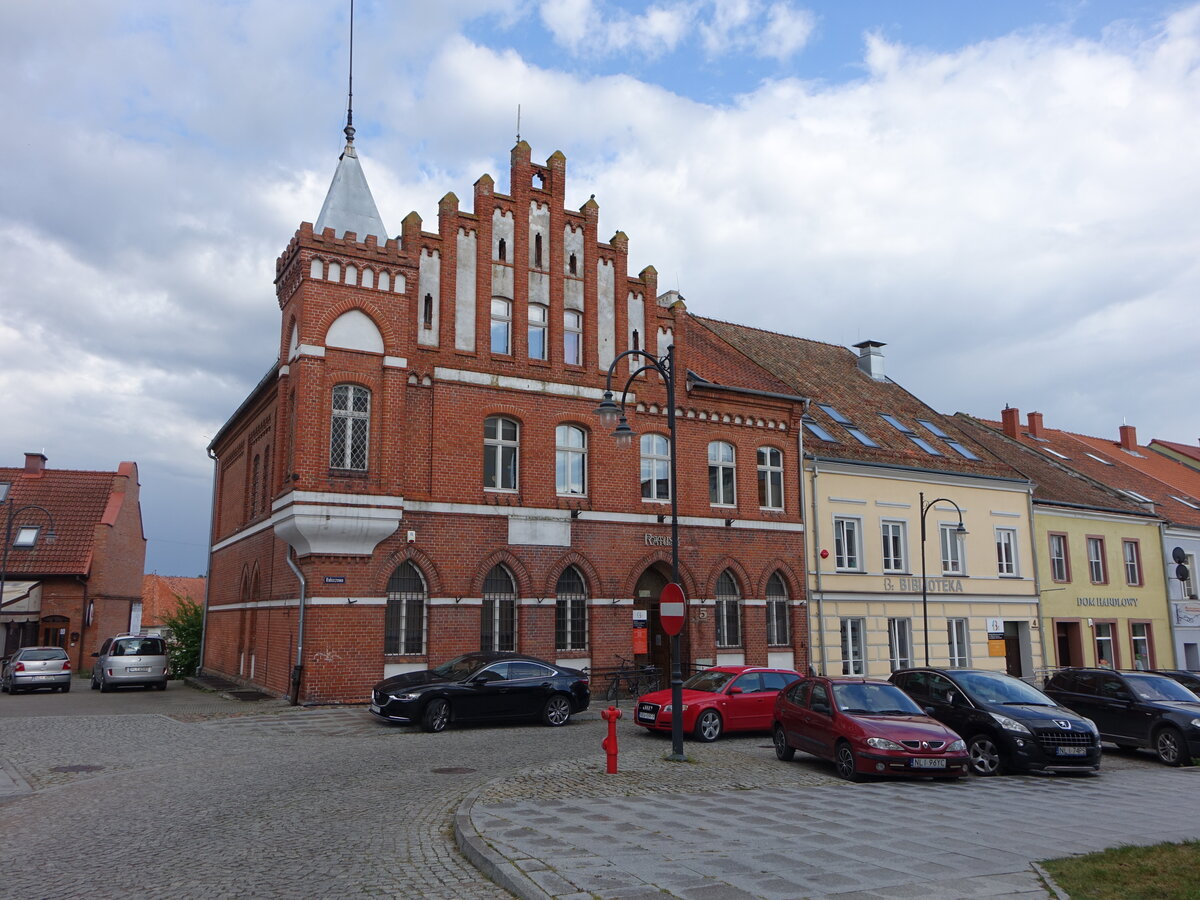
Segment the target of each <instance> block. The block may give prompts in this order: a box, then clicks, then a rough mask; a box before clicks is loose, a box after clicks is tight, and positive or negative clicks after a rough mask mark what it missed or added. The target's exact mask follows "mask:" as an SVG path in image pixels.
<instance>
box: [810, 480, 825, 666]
mask: <svg viewBox="0 0 1200 900" xmlns="http://www.w3.org/2000/svg"><path fill="white" fill-rule="evenodd" d="M812 473H813V489H812V535H813V571H814V572H816V574H817V647H818V648H819V649H820V651H821V654H820V655H821V668H820V669H818V670H817V673H818V674H819V675H824V674H825V603H824V600H825V595H824V594H823V593H822V590H821V549H820V548H821V520H820V518H819V516H818V515H817V474H818V472H817V461H816V460H815V459H814V460H813V469H812Z"/></svg>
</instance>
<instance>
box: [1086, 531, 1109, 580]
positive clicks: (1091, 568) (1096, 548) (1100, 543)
mask: <svg viewBox="0 0 1200 900" xmlns="http://www.w3.org/2000/svg"><path fill="white" fill-rule="evenodd" d="M1087 553H1088V575H1089V576H1090V577H1091V580H1092V584H1107V583H1108V567H1107V566H1106V565H1105V562H1104V538H1102V537H1090V538H1088V539H1087Z"/></svg>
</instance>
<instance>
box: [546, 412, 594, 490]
mask: <svg viewBox="0 0 1200 900" xmlns="http://www.w3.org/2000/svg"><path fill="white" fill-rule="evenodd" d="M554 486H555V490H556V491H557V492H558V493H559V494H562V495H571V496H573V495H583V494H586V493H587V432H586V431H584V430H583V429H582V428H580V427H579V426H577V425H559V426H558V427H557V428H555V429H554Z"/></svg>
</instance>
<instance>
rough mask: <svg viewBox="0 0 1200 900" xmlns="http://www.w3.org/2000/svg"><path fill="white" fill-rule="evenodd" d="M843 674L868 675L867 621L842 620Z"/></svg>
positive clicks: (857, 619)
mask: <svg viewBox="0 0 1200 900" xmlns="http://www.w3.org/2000/svg"><path fill="white" fill-rule="evenodd" d="M841 630H842V674H843V675H865V674H867V620H866V619H860V618H847V619H842V627H841Z"/></svg>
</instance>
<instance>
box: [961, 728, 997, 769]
mask: <svg viewBox="0 0 1200 900" xmlns="http://www.w3.org/2000/svg"><path fill="white" fill-rule="evenodd" d="M967 753H968V754H970V757H971V771H972V772H974V773H975V774H976V775H982V776H984V777H988V776H991V775H999V774H1000V773H1001V772H1002V771H1003V770H1004V761H1003V760H1002V759H1001V758H1000V748H999V747H997V746H996V742H995V741H994V740H992V738H991V736H990V735H986V734H977V735H975V737H973V738H971V739H970V740H969V741H967Z"/></svg>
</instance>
